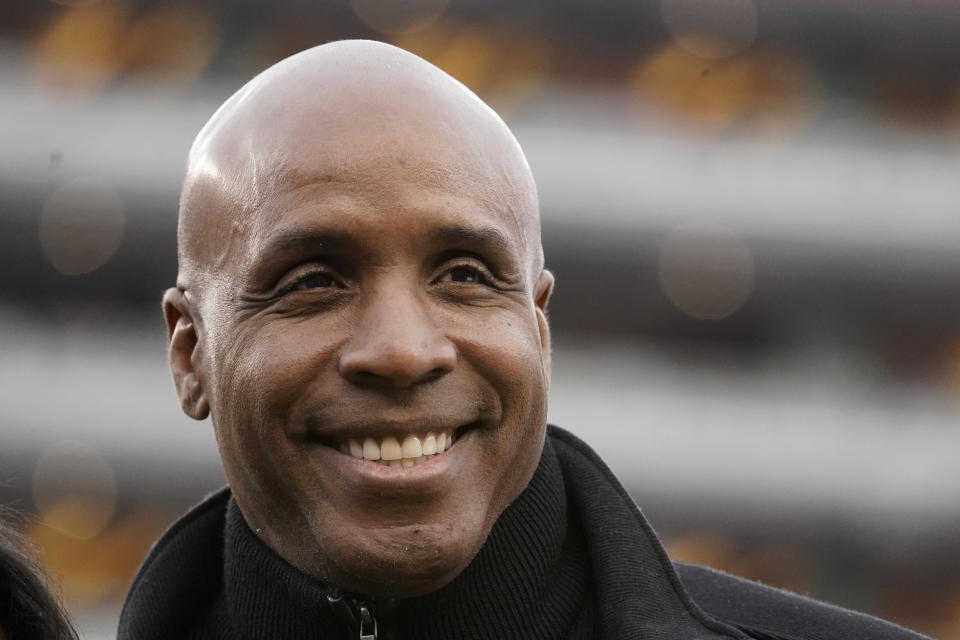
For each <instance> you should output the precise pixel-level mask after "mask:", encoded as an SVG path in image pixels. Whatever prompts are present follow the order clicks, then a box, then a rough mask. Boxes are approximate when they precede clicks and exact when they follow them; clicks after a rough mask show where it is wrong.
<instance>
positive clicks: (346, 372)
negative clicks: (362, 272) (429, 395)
mask: <svg viewBox="0 0 960 640" xmlns="http://www.w3.org/2000/svg"><path fill="white" fill-rule="evenodd" d="M361 314H362V315H361V317H360V318H358V319H357V323H356V325H355V329H354V332H353V334H352V336H351V337H350V339H349V340H348V341H347V343H346V344H345V345H344V347H343V350H342V352H341V354H340V361H339V367H340V375H342V376H343V377H344V378H345V379H347V380H349V381H350V382H352V383H354V384H357V385H362V386H373V387H385V388H404V387H410V386H414V385H417V384H420V383H423V382H428V381H430V380H435V379H437V378H439V377H441V376H443V375H444V374H446V373H449V372H450V371H452V370H453V368H454V366H456V362H457V352H456V347H455V346H454V344H453V343H452V342H451V341H450V339H449V338H448V337H447V336H446V335H445V334H444V333H443V332H442V331H441V330H440V328H439V327H438V326H437V324H436V319H435V318H434V317H432V316H431V314H430V313H429V309H427V308H426V305H425V303H424V301H423V300H421V299H420V298H419V297H418V296H417V295H416V293H415V292H411V291H405V290H403V289H397V288H394V289H393V290H391V291H380V292H377V293H375V294H374V295H372V296H371V299H370V300H369V301H367V302H366V303H365V304H364V305H363V306H362V312H361Z"/></svg>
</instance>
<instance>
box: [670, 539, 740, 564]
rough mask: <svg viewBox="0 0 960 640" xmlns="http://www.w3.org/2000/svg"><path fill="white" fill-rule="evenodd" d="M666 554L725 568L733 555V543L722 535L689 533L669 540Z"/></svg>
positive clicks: (683, 560)
mask: <svg viewBox="0 0 960 640" xmlns="http://www.w3.org/2000/svg"><path fill="white" fill-rule="evenodd" d="M666 547H667V555H669V556H670V557H671V558H673V559H674V560H679V561H680V562H692V563H694V564H702V565H706V566H708V567H714V568H716V569H726V568H727V566H728V565H729V563H730V560H731V558H733V556H734V548H733V544H732V543H731V542H730V540H728V539H727V538H725V537H724V536H722V535H720V534H717V533H712V532H702V533H691V534H688V535H685V536H681V537H679V538H675V539H673V540H670V541H669V542H668V543H667V545H666Z"/></svg>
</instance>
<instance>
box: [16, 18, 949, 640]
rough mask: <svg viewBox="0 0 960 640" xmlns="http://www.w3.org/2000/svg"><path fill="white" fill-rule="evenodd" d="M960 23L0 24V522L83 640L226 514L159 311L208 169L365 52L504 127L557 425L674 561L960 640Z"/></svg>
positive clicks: (212, 457)
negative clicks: (534, 208)
mask: <svg viewBox="0 0 960 640" xmlns="http://www.w3.org/2000/svg"><path fill="white" fill-rule="evenodd" d="M958 33H960V5H958V4H957V3H954V2H949V1H947V0H873V1H871V2H860V1H857V0H829V1H828V0H711V1H707V0H660V1H657V0H629V1H628V0H607V1H606V2H589V1H588V0H553V1H552V2H549V3H548V2H544V1H543V0H511V1H505V0H449V1H448V0H391V1H387V0H352V1H348V0H330V1H322V0H277V1H275V2H272V3H265V2H257V1H255V0H231V1H230V2H227V1H226V0H223V1H219V2H217V1H212V0H207V1H202V2H201V1H196V0H193V1H189V2H188V1H186V0H182V1H178V2H171V1H164V0H126V1H123V0H59V1H57V2H51V1H45V0H24V1H18V0H6V1H5V2H3V3H2V4H0V207H2V209H0V269H2V271H3V273H4V274H5V276H4V277H3V278H2V280H0V429H2V431H0V503H2V504H7V505H12V506H14V507H16V508H18V509H20V510H22V511H25V512H27V513H28V514H29V518H28V519H27V521H26V522H25V523H24V525H23V526H24V527H25V528H26V530H27V531H28V533H29V535H30V536H31V537H32V538H33V540H34V541H35V542H36V544H37V545H38V547H39V548H40V549H41V550H42V553H43V558H44V561H45V562H46V564H47V566H48V567H49V569H50V570H51V572H52V573H53V574H54V575H55V576H56V577H57V579H58V580H59V581H60V583H61V585H62V589H63V593H64V597H65V598H66V600H67V602H68V603H69V606H70V608H71V611H72V612H73V614H74V615H75V616H76V618H77V620H78V622H79V625H80V626H81V628H82V630H83V632H84V634H85V637H87V638H112V637H113V634H114V627H115V625H116V619H117V615H118V611H119V607H120V604H121V602H122V598H123V596H124V593H125V591H126V588H127V586H128V584H129V582H130V580H131V578H132V576H133V574H134V572H135V570H136V567H137V566H138V564H139V562H140V561H141V560H142V558H143V556H144V555H145V553H146V551H147V550H148V548H149V546H150V544H151V542H152V541H153V540H154V539H155V537H156V536H157V535H158V534H159V533H160V532H161V531H162V530H163V529H164V527H165V526H167V524H169V523H170V522H171V521H172V520H173V519H174V518H175V517H176V516H177V514H179V513H180V512H182V511H183V510H184V509H185V508H186V507H188V506H189V505H191V504H192V503H194V502H196V501H198V500H199V499H200V498H201V497H202V496H203V495H204V494H205V493H206V492H208V491H210V490H212V489H214V488H216V487H218V486H219V485H221V484H222V483H223V475H222V471H221V469H220V466H219V461H218V458H217V453H216V448H215V443H214V440H213V437H212V433H211V428H210V424H209V422H204V423H195V422H191V421H190V420H188V419H187V418H185V417H184V416H182V415H181V414H180V412H179V409H178V405H177V402H176V400H175V397H174V393H173V388H172V384H171V382H170V379H169V373H168V371H167V367H166V364H165V353H164V342H165V337H164V328H163V323H162V320H161V315H160V295H161V292H162V291H163V289H164V288H165V287H166V286H168V285H170V284H172V283H173V282H174V277H175V271H176V258H175V226H176V212H177V198H178V190H179V182H180V179H181V176H182V172H183V170H184V162H185V157H186V152H187V149H188V147H189V145H190V143H191V141H192V138H193V136H194V135H195V134H196V132H197V131H198V130H199V128H200V127H201V125H202V124H203V123H204V122H205V120H206V119H207V118H208V117H209V116H210V115H211V114H212V112H213V111H214V109H215V108H216V107H217V106H218V105H219V104H220V102H221V101H223V100H224V99H225V98H226V97H227V96H229V95H230V94H231V93H232V92H233V91H235V90H236V89H238V88H239V87H240V86H241V85H242V84H243V83H244V82H245V81H246V80H247V79H249V78H250V77H251V76H252V75H253V74H255V73H257V72H259V71H261V70H262V69H264V68H266V67H267V66H269V65H270V64H272V63H273V62H275V61H277V60H279V59H281V58H283V57H285V56H287V55H289V54H292V53H294V52H296V51H299V50H301V49H303V48H306V47H309V46H312V45H316V44H319V43H322V42H326V41H329V40H334V39H340V38H356V37H362V38H374V39H381V40H385V41H388V42H392V43H395V44H397V45H399V46H401V47H404V48H407V49H409V50H411V51H413V52H415V53H417V54H419V55H421V56H423V57H425V58H427V59H428V60H430V61H432V62H433V63H435V64H437V65H438V66H440V67H442V68H443V69H445V70H447V71H448V72H449V73H451V74H452V75H454V76H455V77H457V78H458V79H460V80H461V81H463V82H464V83H465V84H466V85H467V86H469V87H471V88H472V89H473V90H475V91H476V92H477V93H479V94H480V96H481V97H483V98H484V99H485V100H487V101H488V102H489V103H490V104H491V105H492V106H493V107H494V108H496V109H497V110H498V111H499V112H500V113H501V114H502V116H503V117H504V119H505V120H506V121H507V122H508V123H509V124H510V126H511V127H512V128H513V130H514V132H515V133H516V135H517V137H518V138H519V140H520V142H521V144H522V145H523V147H524V148H525V150H526V152H527V154H528V158H529V161H530V164H531V165H532V167H533V171H534V173H535V175H536V177H537V180H538V183H539V188H540V194H541V203H542V208H543V233H544V244H545V250H546V254H547V262H548V265H549V266H550V267H551V268H552V269H553V270H554V271H555V273H556V276H557V280H558V288H557V291H556V294H555V296H554V299H553V301H552V306H551V321H552V324H553V327H554V331H555V357H554V362H555V364H554V386H553V389H552V391H551V410H550V411H551V420H552V421H553V422H555V423H557V424H560V425H562V426H564V427H566V428H568V429H570V430H572V431H574V432H575V433H577V434H579V435H581V436H582V437H584V438H585V439H586V440H587V441H588V442H590V443H591V444H592V445H594V446H595V448H596V449H597V450H598V451H599V452H600V453H601V455H603V456H604V457H605V459H606V460H607V461H608V462H609V463H610V465H611V466H612V467H613V468H614V470H615V471H616V472H617V473H618V475H619V476H620V477H621V478H622V480H623V481H624V483H625V484H626V485H627V487H628V488H629V489H630V490H631V492H632V493H633V495H634V496H635V497H636V499H637V500H638V502H639V503H640V505H641V506H642V507H643V509H644V510H645V512H646V513H647V516H648V517H649V518H650V519H651V520H652V522H653V524H654V526H655V527H656V528H657V529H658V531H659V532H660V534H661V535H662V536H663V538H664V540H665V542H666V543H667V545H668V548H669V550H670V551H671V553H672V554H673V555H674V556H675V557H678V558H682V559H687V560H692V561H696V562H701V563H705V564H709V565H713V566H716V567H719V568H721V569H724V570H726V571H729V572H732V573H736V574H739V575H743V576H746V577H749V578H754V579H760V580H763V581H764V582H767V583H769V584H774V585H778V586H782V587H785V588H788V589H792V590H795V591H798V592H801V593H806V594H810V595H813V596H815V597H818V598H823V599H826V600H829V601H831V602H835V603H838V604H842V605H845V606H850V607H854V608H857V609H861V610H864V611H868V612H871V613H874V614H876V615H880V616H883V617H886V618H889V619H892V620H894V621H897V622H899V623H901V624H904V625H908V626H911V627H913V628H915V629H918V630H921V631H924V632H926V633H928V634H931V635H934V636H936V637H939V638H960V464H958V461H957V458H958V452H960V430H958V429H957V422H958V418H960V326H958V324H957V317H958V311H960V296H958V295H957V292H958V291H960V269H958V267H960V215H958V214H960V210H958V207H960V179H958V176H960V38H958V37H957V34H958Z"/></svg>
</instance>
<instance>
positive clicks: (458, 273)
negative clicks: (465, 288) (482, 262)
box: [440, 264, 491, 284]
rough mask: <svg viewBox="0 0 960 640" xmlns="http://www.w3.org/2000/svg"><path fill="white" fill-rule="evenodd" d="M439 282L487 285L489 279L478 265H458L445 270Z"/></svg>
mask: <svg viewBox="0 0 960 640" xmlns="http://www.w3.org/2000/svg"><path fill="white" fill-rule="evenodd" d="M440 280H441V281H443V282H457V283H463V284H488V283H489V282H490V280H491V279H490V276H489V274H488V273H487V271H486V270H484V269H483V268H482V267H480V266H478V265H472V264H458V265H454V266H452V267H450V268H449V269H447V271H446V272H445V273H444V274H443V276H442V277H441V278H440Z"/></svg>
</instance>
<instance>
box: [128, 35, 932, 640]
mask: <svg viewBox="0 0 960 640" xmlns="http://www.w3.org/2000/svg"><path fill="white" fill-rule="evenodd" d="M178 244H179V267H180V269H179V274H178V278H177V285H176V287H175V288H172V289H170V290H169V291H167V293H166V295H165V296H164V300H163V309H164V314H165V317H166V321H167V327H168V330H169V338H170V349H169V355H170V366H171V370H172V372H173V377H174V381H175V384H176V388H177V391H178V394H179V398H180V402H181V406H182V407H183V410H184V411H185V412H186V413H187V414H188V415H190V416H191V417H193V418H196V419H198V420H199V419H203V418H205V417H207V416H208V415H209V416H210V417H211V418H212V422H213V427H214V430H215V432H216V436H217V443H218V446H219V450H220V455H221V458H222V461H223V467H224V470H225V472H226V475H227V479H228V482H229V489H226V490H224V491H221V492H219V493H217V494H215V495H213V496H211V497H210V498H208V499H207V500H206V501H204V502H203V503H202V504H201V505H199V506H198V507H197V508H195V509H194V510H193V511H191V512H190V513H189V514H187V515H186V516H184V518H183V519H181V520H180V521H179V522H178V523H177V524H175V525H174V526H173V527H172V528H171V529H170V530H169V531H168V532H167V533H166V534H165V535H164V537H163V538H162V539H161V540H160V542H159V543H158V544H157V545H156V546H155V548H154V549H153V551H152V552H151V553H150V556H149V557H148V558H147V560H146V562H145V563H144V566H143V567H142V568H141V570H140V573H139V574H138V576H137V578H136V580H135V581H134V584H133V586H132V588H131V592H130V595H129V596H128V599H127V602H126V604H125V607H124V611H123V615H122V618H121V624H120V635H119V637H120V638H124V639H127V638H130V639H138V640H139V639H148V638H157V639H160V638H163V639H165V640H166V639H170V638H278V639H300V638H303V639H307V638H358V637H359V638H381V639H394V640H396V639H398V638H409V639H420V638H424V639H431V638H500V639H503V638H524V639H529V638H544V639H556V638H656V639H667V638H677V639H678V640H693V639H699V640H706V639H713V638H749V637H755V638H776V637H780V635H778V634H782V635H783V636H784V637H790V638H797V639H799V638H846V637H870V638H901V637H903V638H907V637H915V636H912V634H908V633H907V632H904V631H902V630H899V629H898V628H896V627H893V626H890V625H886V624H884V623H881V622H879V621H875V620H873V619H870V618H866V617H863V616H858V615H855V614H850V613H849V612H843V611H840V610H836V609H832V608H828V607H826V606H824V605H819V604H816V603H813V602H811V601H807V600H802V599H800V598H797V597H796V596H791V595H787V594H783V593H781V592H777V591H774V590H771V589H766V588H763V587H759V586H757V585H752V584H750V583H746V582H743V581H738V580H736V579H734V578H730V577H728V576H724V575H722V574H718V573H715V572H710V571H708V570H705V569H701V568H696V567H687V566H681V567H679V571H680V573H679V576H682V578H683V584H684V585H686V587H687V588H689V589H690V591H691V593H693V594H694V596H695V598H696V599H697V600H698V601H699V602H700V605H701V606H698V605H697V604H694V602H693V600H692V599H691V596H690V595H688V592H687V591H686V590H685V588H684V586H683V585H682V584H681V580H680V577H678V573H677V570H676V569H675V568H674V566H673V565H672V564H671V563H670V561H669V560H668V559H667V558H666V556H665V555H664V553H663V550H662V548H661V546H660V545H659V542H658V541H657V539H656V537H655V536H654V534H653V532H652V531H651V530H650V528H649V527H648V525H647V524H646V523H645V522H644V520H643V518H642V516H641V515H640V513H639V511H638V510H637V509H636V507H635V506H634V505H633V503H632V502H631V501H630V499H629V497H628V496H627V494H626V492H625V491H624V490H623V488H622V487H621V486H620V485H619V483H617V481H616V479H615V478H614V477H613V476H612V475H611V474H610V473H609V471H608V470H607V469H606V467H605V466H604V465H603V463H602V462H601V461H600V460H599V459H598V458H597V457H596V455H595V454H594V453H593V452H592V451H591V450H590V449H589V448H588V447H587V446H586V445H584V444H583V443H581V442H580V441H578V440H576V439H575V438H573V437H572V436H570V435H569V434H566V433H564V432H562V431H560V430H559V429H554V428H551V429H550V430H549V431H548V429H547V427H546V413H547V390H548V388H549V380H550V332H549V327H548V324H547V320H546V306H547V301H548V299H549V297H550V293H551V290H552V288H553V276H552V275H551V274H550V272H549V271H546V270H545V269H544V259H543V251H542V249H541V246H540V230H539V212H538V204H537V195H536V187H535V185H534V181H533V177H532V175H531V173H530V169H529V167H528V166H527V163H526V160H525V159H524V156H523V153H522V152H521V150H520V147H519V145H518V144H517V142H516V140H515V139H514V137H513V136H512V135H511V133H510V131H509V130H508V129H507V127H506V125H504V123H503V122H502V121H501V120H500V118H499V117H497V115H496V114H495V113H494V112H492V111H491V110H490V109H489V108H488V107H487V106H486V105H484V104H483V103H482V102H481V101H480V100H479V99H478V98H477V97H476V96H475V95H473V94H472V93H471V92H470V91H469V90H467V89H466V88H465V87H463V86H462V85H461V84H459V83H457V82H456V81H455V80H453V79H452V78H450V77H449V76H447V75H446V74H445V73H443V72H442V71H440V70H439V69H437V68H435V67H433V66H432V65H430V64H429V63H427V62H425V61H423V60H421V59H419V58H417V57H416V56H413V55H411V54H409V53H406V52H404V51H401V50H399V49H396V48H394V47H391V46H388V45H384V44H380V43H374V42H337V43H331V44H328V45H324V46H321V47H317V48H315V49H311V50H309V51H305V52H303V53H301V54H298V55H296V56H293V57H291V58H289V59H287V60H285V61H283V62H281V63H279V64H277V65H275V66H274V67H272V68H270V69H268V70H267V71H265V72H264V73H262V74H261V75H259V76H257V77H256V78H255V79H253V80H252V81H251V82H250V83H248V84H247V85H246V86H245V87H243V88H242V89H241V90H240V91H239V92H238V93H237V94H235V95H234V96H233V97H231V98H230V99H229V100H228V101H227V102H226V103H225V104H224V105H223V106H222V107H221V108H220V109H219V110H218V111H217V113H216V114H214V116H213V117H212V118H211V120H210V121H209V122H208V123H207V125H206V126H205V127H204V128H203V130H202V131H201V132H200V134H199V135H198V137H197V139H196V141H195V143H194V145H193V148H192V149H191V152H190V157H189V164H188V170H187V176H186V179H185V183H184V187H183V193H182V197H181V207H180V223H179V235H178ZM704 608H706V609H707V611H705V610H704ZM811 621H812V622H811ZM818 625H819V626H818ZM854 631H855V632H856V633H855V634H854V635H849V634H850V633H853V632H854ZM764 634H765V635H764ZM818 634H819V635H818ZM844 634H847V635H844Z"/></svg>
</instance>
